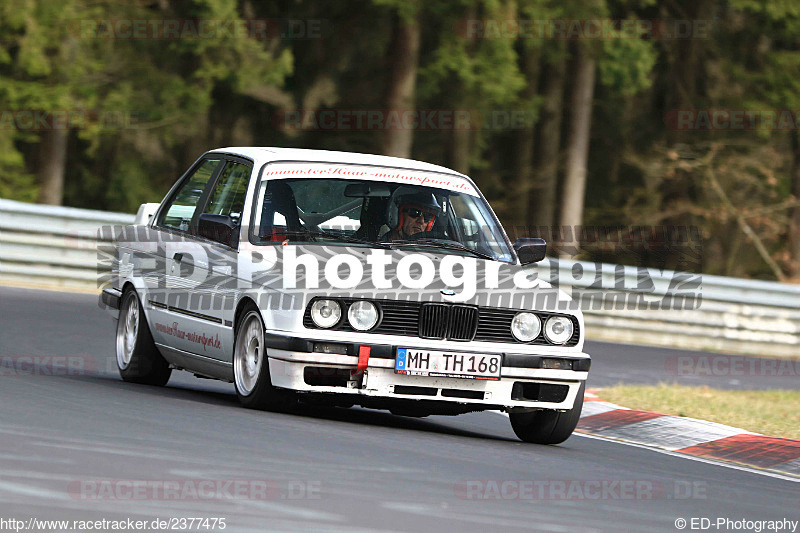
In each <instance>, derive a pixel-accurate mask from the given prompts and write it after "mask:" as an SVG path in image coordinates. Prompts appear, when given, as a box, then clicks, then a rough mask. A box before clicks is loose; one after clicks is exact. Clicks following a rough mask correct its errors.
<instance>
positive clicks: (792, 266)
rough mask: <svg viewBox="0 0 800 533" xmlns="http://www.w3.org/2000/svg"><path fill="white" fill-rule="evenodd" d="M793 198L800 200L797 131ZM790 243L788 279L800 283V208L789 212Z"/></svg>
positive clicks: (794, 149) (793, 145) (799, 155)
mask: <svg viewBox="0 0 800 533" xmlns="http://www.w3.org/2000/svg"><path fill="white" fill-rule="evenodd" d="M792 155H793V156H794V160H793V162H792V196H794V199H795V200H800V138H798V133H797V131H796V130H795V131H793V132H792ZM787 233H788V241H789V266H788V268H787V269H786V274H787V277H788V278H789V279H790V280H791V281H793V282H795V283H798V282H800V206H794V207H792V208H791V209H790V210H789V226H788V229H787Z"/></svg>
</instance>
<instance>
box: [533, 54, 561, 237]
mask: <svg viewBox="0 0 800 533" xmlns="http://www.w3.org/2000/svg"><path fill="white" fill-rule="evenodd" d="M565 79H566V64H565V60H564V58H563V57H559V58H558V59H556V60H555V61H554V62H552V63H550V64H549V65H548V66H547V69H546V71H545V81H544V88H543V94H542V96H543V97H544V101H543V103H542V112H541V118H540V120H539V144H538V145H537V152H536V170H535V176H536V178H535V183H534V186H533V188H531V190H530V193H529V197H530V199H529V213H528V219H529V220H530V221H531V223H532V224H533V225H534V226H536V227H539V228H541V227H545V228H548V230H549V228H550V227H551V226H552V225H553V224H554V223H555V219H556V190H557V186H558V168H559V162H560V159H561V157H560V147H561V117H562V114H563V108H564V81H565ZM544 236H545V237H546V235H544Z"/></svg>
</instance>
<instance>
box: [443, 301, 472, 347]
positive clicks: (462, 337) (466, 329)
mask: <svg viewBox="0 0 800 533" xmlns="http://www.w3.org/2000/svg"><path fill="white" fill-rule="evenodd" d="M477 328H478V309H477V308H475V307H469V306H467V305H454V306H453V307H452V308H451V309H450V335H449V338H450V339H451V340H454V341H471V340H472V339H473V337H475V332H476V331H477Z"/></svg>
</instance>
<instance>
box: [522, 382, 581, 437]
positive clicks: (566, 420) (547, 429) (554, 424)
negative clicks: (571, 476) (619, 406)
mask: <svg viewBox="0 0 800 533" xmlns="http://www.w3.org/2000/svg"><path fill="white" fill-rule="evenodd" d="M585 390H586V382H583V383H581V387H580V389H578V397H577V398H575V405H574V406H573V407H572V409H570V410H569V411H566V412H563V413H561V412H558V411H552V410H542V411H533V412H529V413H509V415H508V417H509V418H510V419H511V427H512V428H513V429H514V433H516V434H517V437H519V438H520V440H523V441H525V442H532V443H535V444H559V443H561V442H564V441H565V440H567V439H568V438H569V436H570V435H572V432H573V431H575V427H576V426H577V425H578V422H579V421H580V419H581V410H582V409H583V394H584V391H585Z"/></svg>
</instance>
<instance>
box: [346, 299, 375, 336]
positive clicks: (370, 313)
mask: <svg viewBox="0 0 800 533" xmlns="http://www.w3.org/2000/svg"><path fill="white" fill-rule="evenodd" d="M347 320H348V322H350V325H351V326H352V327H353V329H354V330H356V331H367V330H370V329H372V328H373V327H375V324H377V323H378V309H377V308H376V307H375V304H373V303H372V302H368V301H366V300H360V301H358V302H353V303H352V304H350V309H348V310H347Z"/></svg>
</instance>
